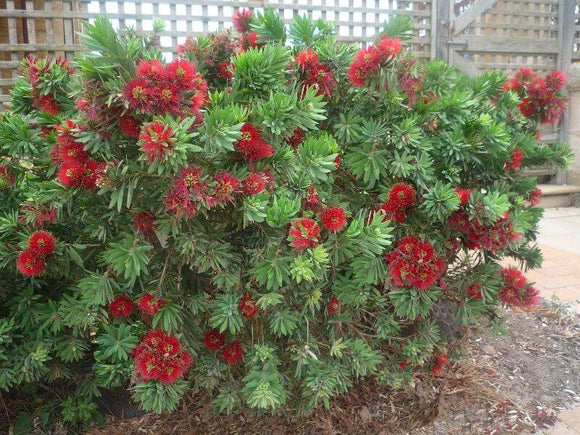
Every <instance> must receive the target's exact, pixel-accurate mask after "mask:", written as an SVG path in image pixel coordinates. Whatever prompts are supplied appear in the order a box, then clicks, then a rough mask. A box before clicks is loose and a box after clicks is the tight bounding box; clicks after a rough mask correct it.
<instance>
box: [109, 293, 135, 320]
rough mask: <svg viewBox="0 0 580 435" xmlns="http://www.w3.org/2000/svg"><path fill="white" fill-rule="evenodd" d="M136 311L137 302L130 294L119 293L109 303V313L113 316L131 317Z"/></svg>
mask: <svg viewBox="0 0 580 435" xmlns="http://www.w3.org/2000/svg"><path fill="white" fill-rule="evenodd" d="M133 311H135V303H134V302H133V301H132V300H131V298H130V297H129V296H126V295H118V296H116V297H115V299H113V301H112V302H111V303H110V304H109V313H111V316H113V317H123V318H124V317H129V316H130V315H131V313H133Z"/></svg>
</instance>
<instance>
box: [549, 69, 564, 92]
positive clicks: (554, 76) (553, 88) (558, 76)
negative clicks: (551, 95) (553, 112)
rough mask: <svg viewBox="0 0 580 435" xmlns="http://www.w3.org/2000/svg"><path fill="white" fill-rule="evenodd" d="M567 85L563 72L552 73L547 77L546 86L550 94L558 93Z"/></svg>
mask: <svg viewBox="0 0 580 435" xmlns="http://www.w3.org/2000/svg"><path fill="white" fill-rule="evenodd" d="M565 84H566V74H564V73H563V72H562V71H559V70H556V71H552V72H551V73H549V74H548V75H546V86H547V87H548V90H549V91H550V92H557V91H559V90H561V89H562V88H563V87H564V85H565Z"/></svg>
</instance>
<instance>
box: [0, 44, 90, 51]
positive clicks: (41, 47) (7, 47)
mask: <svg viewBox="0 0 580 435" xmlns="http://www.w3.org/2000/svg"><path fill="white" fill-rule="evenodd" d="M51 50H54V51H80V50H81V46H80V45H79V44H0V51H13V52H16V51H23V52H32V51H51Z"/></svg>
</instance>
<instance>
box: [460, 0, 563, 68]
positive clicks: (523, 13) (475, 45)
mask: <svg viewBox="0 0 580 435" xmlns="http://www.w3.org/2000/svg"><path fill="white" fill-rule="evenodd" d="M455 39H457V40H461V39H466V40H467V41H468V42H469V43H468V45H467V49H466V50H465V51H462V52H461V54H462V56H463V58H464V60H466V61H469V62H471V63H472V64H473V66H474V67H475V68H476V69H477V70H479V71H488V70H493V69H500V70H503V71H505V73H506V74H508V75H509V74H511V73H513V72H514V71H515V70H517V69H518V68H521V67H530V68H532V69H533V70H534V71H536V72H538V73H546V72H549V71H552V70H554V69H556V68H557V63H558V53H559V40H558V0H511V1H507V0H499V1H498V2H497V3H495V5H493V6H492V7H491V8H489V9H488V10H487V11H485V12H484V13H483V14H481V15H480V16H479V17H478V18H477V19H476V20H475V21H474V22H473V23H472V24H471V25H470V26H469V27H467V28H466V29H465V31H464V32H463V33H462V34H461V35H457V36H456V37H455ZM457 50H458V51H461V47H458V49H457Z"/></svg>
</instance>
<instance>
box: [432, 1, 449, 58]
mask: <svg viewBox="0 0 580 435" xmlns="http://www.w3.org/2000/svg"><path fill="white" fill-rule="evenodd" d="M451 14H452V6H451V1H450V0H439V1H438V2H437V12H436V14H435V15H436V17H437V20H433V23H434V25H435V37H434V41H433V42H432V44H433V43H434V44H435V47H436V48H435V52H436V57H437V59H441V60H443V61H445V62H448V61H449V46H448V45H447V41H448V40H449V28H450V22H451ZM435 21H437V22H436V23H435Z"/></svg>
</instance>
